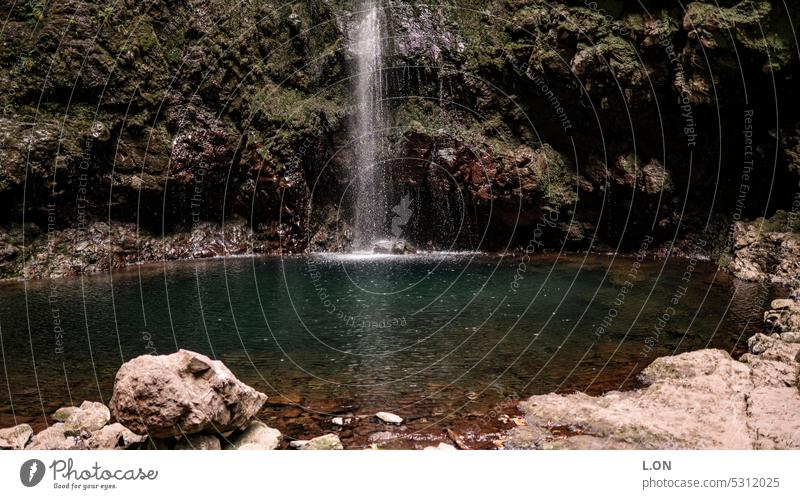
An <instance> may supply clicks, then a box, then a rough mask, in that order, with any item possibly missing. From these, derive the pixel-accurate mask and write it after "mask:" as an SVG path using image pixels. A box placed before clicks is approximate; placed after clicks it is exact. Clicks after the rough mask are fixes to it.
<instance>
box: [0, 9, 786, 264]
mask: <svg viewBox="0 0 800 499" xmlns="http://www.w3.org/2000/svg"><path fill="white" fill-rule="evenodd" d="M123 4H124V5H123V7H122V8H120V7H119V6H117V5H116V4H113V5H112V3H111V2H87V1H80V0H65V1H60V2H40V1H36V0H29V1H24V2H9V1H5V2H3V4H2V9H1V10H2V13H3V16H4V19H7V22H6V24H5V28H4V29H3V30H2V32H0V38H2V44H0V85H2V88H3V92H2V95H0V104H2V106H3V114H2V117H0V204H1V205H2V206H3V210H2V212H1V213H0V275H2V276H3V277H11V276H19V275H24V276H31V277H45V276H58V275H67V274H72V273H77V272H84V271H93V270H104V269H109V268H116V267H121V266H124V265H127V264H130V263H133V262H137V261H146V260H154V259H163V258H167V259H169V258H190V257H206V256H216V255H226V254H235V253H245V252H254V253H271V252H279V251H290V252H294V251H303V250H306V249H326V250H336V249H346V248H347V247H348V245H349V243H350V241H351V240H352V234H351V233H350V229H349V222H350V220H351V218H352V200H351V199H350V198H351V196H350V194H352V191H351V190H348V187H349V186H350V185H351V183H352V181H353V175H352V169H351V168H350V163H351V162H352V152H351V150H350V148H351V145H350V142H349V141H350V137H349V135H348V124H349V123H350V122H351V119H352V116H353V115H354V113H355V111H356V109H357V104H358V103H355V102H353V97H352V88H351V87H352V85H351V82H350V81H349V79H348V75H350V74H351V73H352V64H351V63H352V60H351V56H352V54H349V53H348V49H347V47H348V38H349V36H350V33H351V27H352V25H353V23H354V19H356V16H357V10H358V9H359V2H351V1H344V0H330V1H323V0H309V1H305V2H295V3H290V4H285V3H280V2H272V1H265V2H245V3H242V2H238V1H237V2H234V1H231V0H210V1H204V2H196V1H193V0H182V1H175V2H166V1H163V0H149V1H146V2H134V1H132V0H126V1H124V2H123ZM383 5H384V7H385V9H384V14H385V15H384V23H385V27H386V33H387V37H388V38H387V40H388V42H387V43H388V44H389V47H388V50H387V51H386V53H387V58H386V68H385V69H384V74H383V81H384V82H385V93H386V97H387V101H388V104H387V106H388V109H389V112H388V117H389V122H388V123H387V132H386V140H385V151H386V156H387V158H389V159H390V161H389V165H390V166H391V169H390V170H391V172H392V176H391V179H390V181H391V182H393V183H394V184H395V186H396V189H395V192H396V197H397V199H392V200H390V202H392V203H400V202H401V201H402V199H403V198H406V197H407V198H408V199H409V200H410V209H411V212H412V215H411V218H410V220H409V222H408V223H407V224H406V226H405V228H404V231H405V232H404V234H403V237H404V238H406V239H409V240H411V242H413V243H415V244H416V245H417V246H419V247H422V248H426V247H451V246H454V247H462V248H470V249H482V250H501V249H506V248H509V249H517V248H524V247H525V246H526V244H527V243H528V241H529V240H530V239H531V238H532V237H533V235H534V234H535V233H536V231H537V224H539V223H540V221H541V219H542V216H549V217H550V219H551V222H552V223H549V224H547V227H546V230H545V231H544V232H545V233H544V235H543V236H542V241H541V242H542V243H543V244H545V245H546V246H548V247H552V248H561V247H562V246H564V247H566V248H568V249H588V248H594V249H617V248H619V249H622V250H625V249H629V248H635V247H637V246H638V244H639V241H640V240H641V239H642V238H643V237H645V236H653V237H654V238H655V239H657V240H658V241H659V242H662V243H663V244H664V245H665V250H669V249H671V248H672V245H673V242H675V241H689V240H693V239H696V238H701V239H706V240H711V241H713V243H714V244H711V245H708V246H707V247H708V248H713V250H710V251H709V255H707V256H711V257H715V258H717V257H718V258H720V260H721V261H723V262H724V263H725V264H727V263H728V262H729V261H734V265H735V266H734V267H733V270H734V272H735V273H736V274H737V275H741V276H743V277H749V278H761V277H762V276H760V274H759V273H762V274H769V275H772V273H773V271H774V272H777V273H778V274H780V273H781V272H784V270H782V269H781V268H780V264H773V263H772V262H765V263H764V265H762V264H761V263H762V262H758V261H755V260H758V258H757V257H752V258H751V256H748V252H750V253H752V254H756V253H757V254H762V253H763V251H762V250H761V249H758V248H760V247H761V246H764V245H766V246H769V245H775V244H778V243H776V242H775V241H774V237H772V236H768V235H765V234H764V233H763V232H762V233H758V231H757V232H756V235H755V236H753V237H752V238H749V239H752V241H751V242H748V243H747V244H745V242H744V241H741V243H740V239H741V238H740V237H739V236H737V237H736V238H733V237H726V236H729V235H730V230H729V228H730V227H732V225H731V223H732V222H733V221H738V220H742V221H743V220H754V219H756V218H758V217H766V218H767V219H769V220H773V219H774V217H775V214H776V213H778V210H784V211H785V212H787V213H796V212H797V208H798V204H797V202H796V193H797V192H798V189H799V188H798V180H799V179H800V177H798V175H799V174H800V167H798V158H799V157H800V153H798V144H800V140H798V137H799V136H800V132H798V130H800V127H798V123H800V115H798V113H800V111H798V109H800V106H797V105H796V102H795V101H796V99H797V97H796V92H793V91H792V88H793V87H792V85H793V82H794V81H796V79H797V77H798V74H797V72H798V64H797V50H798V47H796V46H795V42H794V39H793V38H792V36H791V33H792V32H791V25H790V23H789V20H790V19H794V20H798V19H797V18H796V16H797V14H798V13H799V12H800V5H798V3H797V2H795V1H790V2H787V7H788V11H787V10H784V9H785V8H784V5H783V4H780V5H778V4H774V3H773V2H767V1H756V0H742V1H735V0H730V1H725V2H721V3H718V2H704V1H703V2H691V3H689V4H687V5H685V8H681V6H680V4H678V3H677V2H671V1H667V0H663V1H662V0H659V1H657V2H648V4H647V6H646V7H642V6H638V4H636V5H634V4H628V3H624V2H618V1H601V2H584V1H581V0H569V1H565V2H557V3H553V2H543V1H538V0H490V1H488V2H485V1H484V2H477V1H473V0H466V1H464V2H455V3H453V2H440V3H437V2H433V3H428V4H424V5H423V4H419V3H418V2H407V1H405V0H392V1H386V2H384V4H383ZM776 109H780V113H776ZM423 208H424V209H423ZM390 218H391V215H387V227H388V224H389V223H390V220H389V219H390ZM739 232H741V230H740V229H737V234H738V233H739ZM784 232H786V231H784ZM788 232H789V233H790V234H795V233H796V232H797V229H796V228H793V229H791V230H790V231H788ZM761 239H763V240H764V241H761ZM789 239H791V238H789ZM757 240H758V241H761V242H758V241H757ZM782 240H787V239H786V238H785V237H784V238H783V239H782ZM770 241H772V242H770ZM780 244H783V243H780ZM766 246H765V247H766ZM789 246H791V244H789ZM789 246H786V247H785V248H783V249H781V250H780V251H784V252H788V251H790V250H791V248H790V247H789ZM681 247H683V246H682V245H678V246H676V249H680V248H681ZM746 248H750V249H746ZM753 258H755V260H754V259H753ZM736 261H738V262H739V263H735V262H736ZM748 262H751V263H752V262H755V263H752V265H751V264H750V263H748ZM756 267H757V268H756Z"/></svg>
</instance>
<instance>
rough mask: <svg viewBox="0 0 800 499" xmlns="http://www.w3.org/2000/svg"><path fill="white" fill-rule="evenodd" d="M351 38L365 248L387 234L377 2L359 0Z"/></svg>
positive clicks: (358, 236)
mask: <svg viewBox="0 0 800 499" xmlns="http://www.w3.org/2000/svg"><path fill="white" fill-rule="evenodd" d="M359 15H360V19H359V20H358V24H357V26H356V32H355V36H354V37H353V46H352V50H353V52H354V54H355V78H354V86H355V89H354V93H355V99H356V103H355V104H356V106H357V107H356V110H355V113H354V115H355V116H354V120H353V121H354V122H353V129H352V133H353V135H354V137H353V139H354V145H355V150H354V153H355V154H354V160H355V161H354V163H355V164H354V172H353V174H354V179H355V182H356V189H355V191H356V192H355V196H356V199H355V226H354V233H355V241H354V246H355V248H356V249H369V247H370V245H371V244H372V243H374V242H375V241H376V240H377V239H380V238H382V237H384V236H385V235H386V230H385V223H386V216H387V210H388V206H387V192H386V191H387V179H386V171H385V167H384V165H383V163H382V160H383V157H382V152H383V146H382V144H383V129H384V127H385V121H384V119H385V112H384V109H383V103H382V97H383V75H382V64H383V60H382V59H383V43H384V35H383V33H384V29H383V25H382V19H381V6H380V0H364V2H363V6H362V9H361V11H360V14H359Z"/></svg>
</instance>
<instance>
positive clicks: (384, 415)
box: [375, 412, 403, 424]
mask: <svg viewBox="0 0 800 499" xmlns="http://www.w3.org/2000/svg"><path fill="white" fill-rule="evenodd" d="M375 417H376V418H378V419H380V420H381V421H383V422H384V423H390V424H400V423H402V422H403V418H401V417H400V416H398V415H397V414H392V413H391V412H379V413H377V414H375Z"/></svg>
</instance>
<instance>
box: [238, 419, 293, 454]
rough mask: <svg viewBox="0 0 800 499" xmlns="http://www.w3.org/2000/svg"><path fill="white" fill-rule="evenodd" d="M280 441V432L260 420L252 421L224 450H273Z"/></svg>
mask: <svg viewBox="0 0 800 499" xmlns="http://www.w3.org/2000/svg"><path fill="white" fill-rule="evenodd" d="M280 443H281V432H280V431H278V430H276V429H275V428H270V427H269V426H267V425H265V424H264V423H262V422H261V421H253V422H252V423H250V425H249V426H248V427H247V428H246V429H245V430H244V432H242V433H241V434H240V435H239V436H238V437H236V438H234V439H233V440H232V441H231V443H230V444H229V445H227V446H226V447H225V449H226V450H274V449H277V448H278V446H279V445H280Z"/></svg>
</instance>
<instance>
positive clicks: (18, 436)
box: [0, 424, 33, 450]
mask: <svg viewBox="0 0 800 499" xmlns="http://www.w3.org/2000/svg"><path fill="white" fill-rule="evenodd" d="M32 435H33V429H32V428H31V427H30V425H27V424H20V425H17V426H12V427H11V428H3V429H2V430H0V449H15V450H19V449H24V448H25V445H27V443H28V441H29V440H30V439H31V436H32Z"/></svg>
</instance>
